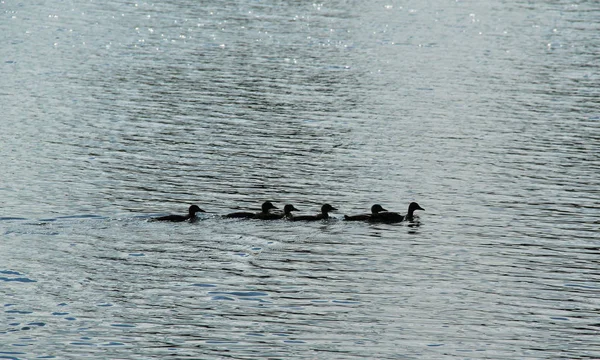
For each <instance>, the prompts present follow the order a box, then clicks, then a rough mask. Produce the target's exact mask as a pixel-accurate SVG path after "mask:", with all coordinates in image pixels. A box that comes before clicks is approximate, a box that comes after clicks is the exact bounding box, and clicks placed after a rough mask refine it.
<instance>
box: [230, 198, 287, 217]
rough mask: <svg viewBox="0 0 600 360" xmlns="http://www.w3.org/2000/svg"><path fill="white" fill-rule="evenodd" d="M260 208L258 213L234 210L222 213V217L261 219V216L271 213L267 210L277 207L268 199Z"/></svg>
mask: <svg viewBox="0 0 600 360" xmlns="http://www.w3.org/2000/svg"><path fill="white" fill-rule="evenodd" d="M261 208H262V211H261V212H258V213H255V212H246V211H242V212H234V213H231V214H227V215H224V217H226V218H229V219H263V218H267V217H268V216H270V215H271V213H269V210H271V209H277V207H276V206H275V205H273V204H272V203H271V202H270V201H265V202H264V203H263V204H262V206H261Z"/></svg>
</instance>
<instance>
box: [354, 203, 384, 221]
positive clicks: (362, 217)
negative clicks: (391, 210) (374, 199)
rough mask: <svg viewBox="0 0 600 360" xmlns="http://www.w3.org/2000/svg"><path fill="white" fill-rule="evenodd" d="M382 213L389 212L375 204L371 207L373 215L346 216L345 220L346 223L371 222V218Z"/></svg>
mask: <svg viewBox="0 0 600 360" xmlns="http://www.w3.org/2000/svg"><path fill="white" fill-rule="evenodd" d="M382 211H387V210H386V209H384V208H383V206H381V205H379V204H375V205H373V206H371V213H370V214H360V215H351V216H348V215H344V220H346V221H365V220H370V219H371V217H373V216H377V214H378V213H380V212H382Z"/></svg>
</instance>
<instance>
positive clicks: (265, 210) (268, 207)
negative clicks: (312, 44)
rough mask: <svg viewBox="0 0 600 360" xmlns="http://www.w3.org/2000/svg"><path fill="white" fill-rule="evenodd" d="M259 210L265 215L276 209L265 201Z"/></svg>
mask: <svg viewBox="0 0 600 360" xmlns="http://www.w3.org/2000/svg"><path fill="white" fill-rule="evenodd" d="M261 208H262V211H263V212H264V213H267V212H269V210H271V209H277V206H275V205H273V204H272V203H271V202H270V201H265V202H264V203H263V204H262V206H261Z"/></svg>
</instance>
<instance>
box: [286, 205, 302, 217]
mask: <svg viewBox="0 0 600 360" xmlns="http://www.w3.org/2000/svg"><path fill="white" fill-rule="evenodd" d="M292 211H300V210H298V209H296V208H295V207H294V205H292V204H287V205H286V206H284V207H283V213H284V214H286V215H287V214H291V213H292Z"/></svg>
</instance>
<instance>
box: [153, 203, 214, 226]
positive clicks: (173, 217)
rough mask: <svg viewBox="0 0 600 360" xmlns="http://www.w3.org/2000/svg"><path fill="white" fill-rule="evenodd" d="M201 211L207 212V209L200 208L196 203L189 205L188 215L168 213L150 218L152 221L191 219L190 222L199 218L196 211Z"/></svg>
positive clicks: (182, 220)
mask: <svg viewBox="0 0 600 360" xmlns="http://www.w3.org/2000/svg"><path fill="white" fill-rule="evenodd" d="M199 212H206V211H204V210H202V209H200V208H199V207H198V206H196V205H192V206H190V207H189V209H188V214H187V215H167V216H161V217H157V218H153V219H150V221H170V222H184V221H188V220H189V221H190V222H194V221H196V220H197V217H196V213H199Z"/></svg>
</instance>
